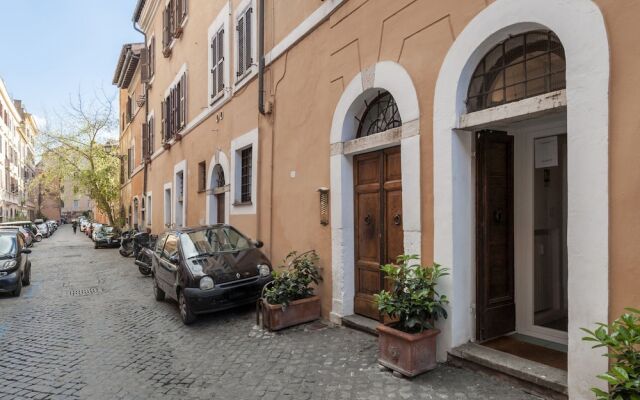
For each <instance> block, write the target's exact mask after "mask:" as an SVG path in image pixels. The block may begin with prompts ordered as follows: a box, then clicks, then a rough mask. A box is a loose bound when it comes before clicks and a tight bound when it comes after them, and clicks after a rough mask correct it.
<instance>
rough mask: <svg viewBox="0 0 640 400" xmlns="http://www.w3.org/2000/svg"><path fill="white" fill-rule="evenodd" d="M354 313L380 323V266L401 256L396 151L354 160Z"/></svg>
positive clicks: (381, 282)
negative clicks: (378, 298)
mask: <svg viewBox="0 0 640 400" xmlns="http://www.w3.org/2000/svg"><path fill="white" fill-rule="evenodd" d="M354 186H355V187H354V193H355V243H356V246H355V286H356V287H355V301H354V306H355V312H356V313H357V314H361V315H364V316H367V317H369V318H374V319H376V320H380V313H379V312H378V307H377V305H376V303H375V301H374V298H373V295H374V294H376V293H378V292H380V290H381V289H382V288H383V287H384V277H383V275H382V273H381V271H380V265H381V264H385V263H389V262H395V260H396V258H397V256H398V255H400V254H402V253H403V236H404V234H403V229H402V177H401V168H400V148H399V147H394V148H390V149H385V150H380V151H376V152H373V153H366V154H362V155H358V156H356V157H354Z"/></svg>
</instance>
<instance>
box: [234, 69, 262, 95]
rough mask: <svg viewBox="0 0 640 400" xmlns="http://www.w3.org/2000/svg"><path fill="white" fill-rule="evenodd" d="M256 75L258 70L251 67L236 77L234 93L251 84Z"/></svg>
mask: <svg viewBox="0 0 640 400" xmlns="http://www.w3.org/2000/svg"><path fill="white" fill-rule="evenodd" d="M257 74H258V68H257V67H255V66H251V68H250V69H248V70H247V71H246V72H245V73H244V74H242V75H241V76H238V77H237V78H236V81H235V82H234V91H238V90H240V89H241V88H242V87H243V86H244V85H246V84H247V83H249V82H251V79H252V78H253V77H254V76H256V75H257Z"/></svg>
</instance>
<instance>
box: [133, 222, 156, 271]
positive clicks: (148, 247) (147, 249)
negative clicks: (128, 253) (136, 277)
mask: <svg viewBox="0 0 640 400" xmlns="http://www.w3.org/2000/svg"><path fill="white" fill-rule="evenodd" d="M157 239H158V236H156V235H150V234H148V233H146V232H143V233H138V234H136V235H135V236H134V237H133V247H134V249H137V251H135V250H134V251H135V252H136V260H135V264H136V265H137V266H138V271H140V273H141V274H142V275H145V276H146V275H150V274H151V260H152V257H153V248H154V247H155V245H156V240H157Z"/></svg>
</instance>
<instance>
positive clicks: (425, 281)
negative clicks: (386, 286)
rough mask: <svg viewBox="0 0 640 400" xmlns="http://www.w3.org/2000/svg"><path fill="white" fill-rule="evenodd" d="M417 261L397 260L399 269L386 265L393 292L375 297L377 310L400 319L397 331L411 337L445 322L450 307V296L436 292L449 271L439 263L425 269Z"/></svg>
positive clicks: (406, 257)
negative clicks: (407, 333) (441, 321)
mask: <svg viewBox="0 0 640 400" xmlns="http://www.w3.org/2000/svg"><path fill="white" fill-rule="evenodd" d="M416 260H419V258H418V256H416V255H406V254H405V255H401V256H398V260H397V265H395V264H386V265H383V266H382V267H381V269H382V272H384V273H385V275H386V276H387V279H389V280H391V282H392V288H391V290H390V291H387V290H383V291H381V292H380V293H379V294H376V295H374V297H375V300H376V302H377V303H378V310H380V312H382V313H383V314H385V315H388V316H390V317H391V318H394V319H398V324H397V326H396V327H397V328H398V329H399V330H401V331H404V332H409V333H415V332H422V331H423V330H424V329H432V328H433V323H434V322H435V321H437V320H438V318H445V319H446V318H447V310H446V309H445V308H444V306H445V305H446V304H448V303H449V300H448V299H447V296H445V295H441V294H439V293H438V292H437V291H436V285H437V284H438V280H439V279H440V278H441V277H443V276H445V275H448V272H447V271H448V270H447V268H443V267H442V266H441V265H440V264H436V263H434V264H433V265H432V266H430V267H423V266H422V265H420V264H419V263H418V262H414V261H416Z"/></svg>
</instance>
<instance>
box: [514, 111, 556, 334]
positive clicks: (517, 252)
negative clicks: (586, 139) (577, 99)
mask: <svg viewBox="0 0 640 400" xmlns="http://www.w3.org/2000/svg"><path fill="white" fill-rule="evenodd" d="M507 131H508V133H509V135H513V137H514V174H513V176H514V198H513V202H514V204H513V206H514V241H513V242H514V272H515V298H516V332H518V333H520V334H523V335H527V336H532V337H536V338H540V339H544V340H548V341H552V342H555V343H560V344H565V345H566V344H567V342H568V337H567V332H563V331H559V330H555V329H550V328H545V327H542V326H537V325H535V324H534V304H535V303H534V285H535V277H534V263H533V259H534V253H533V252H534V235H533V231H534V223H533V221H534V207H533V199H534V197H533V196H534V193H533V191H534V180H533V172H534V170H533V165H534V140H535V139H536V138H540V137H545V136H553V135H560V134H566V132H567V120H566V114H565V113H559V114H557V115H554V116H553V118H551V119H547V118H545V119H534V120H529V121H525V122H522V123H519V124H514V125H513V126H512V127H509V128H508V129H507Z"/></svg>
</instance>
